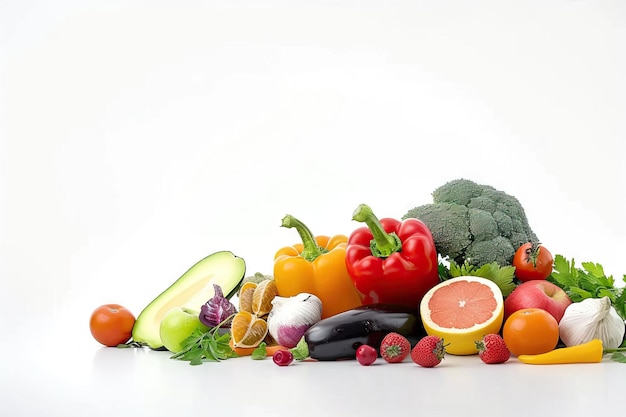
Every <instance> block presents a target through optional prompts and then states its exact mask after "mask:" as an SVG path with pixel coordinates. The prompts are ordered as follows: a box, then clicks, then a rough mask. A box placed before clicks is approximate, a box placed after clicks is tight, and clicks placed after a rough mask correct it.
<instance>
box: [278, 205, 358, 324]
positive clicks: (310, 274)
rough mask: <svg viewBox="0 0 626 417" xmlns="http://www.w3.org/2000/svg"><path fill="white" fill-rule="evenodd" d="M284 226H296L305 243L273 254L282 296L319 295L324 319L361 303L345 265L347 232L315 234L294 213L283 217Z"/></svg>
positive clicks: (279, 291)
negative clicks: (341, 233)
mask: <svg viewBox="0 0 626 417" xmlns="http://www.w3.org/2000/svg"><path fill="white" fill-rule="evenodd" d="M281 226H282V227H287V228H295V229H296V230H297V231H298V234H299V235H300V238H301V239H302V243H296V244H294V245H293V246H287V247H284V248H281V249H279V250H278V251H277V252H276V255H274V282H275V283H276V288H277V290H278V295H279V296H281V297H293V296H295V295H297V294H300V293H309V294H313V295H316V296H317V297H319V299H320V300H322V319H324V318H327V317H330V316H334V315H335V314H338V313H341V312H344V311H347V310H350V309H352V308H355V307H358V306H360V305H362V302H361V296H360V294H359V293H358V291H357V290H356V288H355V287H354V283H353V282H352V279H351V278H350V275H348V270H347V268H346V246H347V242H348V237H347V236H344V235H335V236H332V237H329V236H315V237H314V236H313V234H312V233H311V231H310V230H309V228H308V227H307V226H305V225H304V224H303V223H302V222H300V221H299V220H298V219H296V218H295V217H293V216H291V215H286V216H285V217H284V218H283V221H282V225H281Z"/></svg>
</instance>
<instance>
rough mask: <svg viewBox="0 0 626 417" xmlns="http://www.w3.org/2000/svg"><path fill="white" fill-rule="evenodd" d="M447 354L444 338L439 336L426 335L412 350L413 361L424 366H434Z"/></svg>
mask: <svg viewBox="0 0 626 417" xmlns="http://www.w3.org/2000/svg"><path fill="white" fill-rule="evenodd" d="M445 354H446V349H445V346H444V345H443V339H442V338H440V337H439V336H425V337H422V338H421V339H420V340H419V342H417V344H416V345H415V347H414V348H413V350H411V359H412V360H413V362H415V363H416V364H418V365H419V366H423V367H424V368H432V367H434V366H437V365H439V363H440V362H441V360H442V359H443V357H444V356H445Z"/></svg>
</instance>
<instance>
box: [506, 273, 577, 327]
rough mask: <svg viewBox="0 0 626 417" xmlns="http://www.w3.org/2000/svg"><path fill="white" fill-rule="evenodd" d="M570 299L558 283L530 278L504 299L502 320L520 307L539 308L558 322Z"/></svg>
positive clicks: (570, 302)
mask: <svg viewBox="0 0 626 417" xmlns="http://www.w3.org/2000/svg"><path fill="white" fill-rule="evenodd" d="M570 304H572V300H571V299H570V298H569V296H568V295H567V293H566V292H565V291H564V290H563V289H562V288H561V287H559V286H558V285H556V284H553V283H551V282H550V281H546V280H542V279H541V280H539V279H535V280H531V281H526V282H523V283H521V284H519V285H518V286H517V287H516V288H515V289H514V290H513V292H511V294H509V295H508V296H507V297H506V298H505V299H504V320H506V319H507V318H508V317H509V316H510V315H511V314H512V313H513V312H515V311H517V310H521V309H522V308H531V307H534V308H541V309H544V310H546V311H547V312H548V313H550V314H552V316H553V317H554V318H555V319H556V321H557V322H560V321H561V319H562V318H563V314H564V313H565V309H566V308H567V306H569V305H570Z"/></svg>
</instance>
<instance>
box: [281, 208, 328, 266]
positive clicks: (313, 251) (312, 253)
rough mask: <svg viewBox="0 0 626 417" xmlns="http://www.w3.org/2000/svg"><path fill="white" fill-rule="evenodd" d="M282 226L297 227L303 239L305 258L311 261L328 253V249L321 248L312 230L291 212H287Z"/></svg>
mask: <svg viewBox="0 0 626 417" xmlns="http://www.w3.org/2000/svg"><path fill="white" fill-rule="evenodd" d="M281 227H287V228H290V229H291V228H295V229H296V231H297V232H298V234H299V235H300V239H302V244H303V246H304V248H303V249H302V252H301V253H300V256H302V257H303V258H304V259H306V260H307V261H309V262H313V261H314V260H315V259H317V257H318V256H320V255H322V254H324V253H326V252H327V251H326V250H325V249H324V248H321V247H320V246H319V245H318V244H317V242H316V241H315V237H313V233H311V230H309V228H308V227H307V226H306V225H305V224H304V223H302V222H301V221H300V220H298V219H296V218H295V217H293V216H292V215H291V214H287V215H286V216H285V217H283V221H282V224H281Z"/></svg>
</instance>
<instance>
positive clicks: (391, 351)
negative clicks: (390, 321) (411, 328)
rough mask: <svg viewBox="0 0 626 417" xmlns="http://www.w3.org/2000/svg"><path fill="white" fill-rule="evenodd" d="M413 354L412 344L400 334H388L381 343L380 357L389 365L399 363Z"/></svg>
mask: <svg viewBox="0 0 626 417" xmlns="http://www.w3.org/2000/svg"><path fill="white" fill-rule="evenodd" d="M410 353H411V342H409V340H408V339H407V338H406V337H404V336H402V335H401V334H400V333H396V332H391V333H388V334H387V335H386V336H385V337H384V338H383V340H382V342H380V356H382V358H383V359H384V360H386V361H387V362H389V363H398V362H402V361H403V360H404V359H406V357H407V356H409V354H410Z"/></svg>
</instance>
